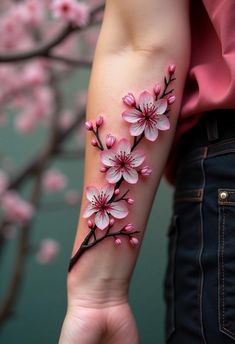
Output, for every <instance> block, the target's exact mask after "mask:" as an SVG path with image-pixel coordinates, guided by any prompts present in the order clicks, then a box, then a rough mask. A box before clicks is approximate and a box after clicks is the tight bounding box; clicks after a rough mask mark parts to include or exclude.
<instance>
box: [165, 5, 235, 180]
mask: <svg viewBox="0 0 235 344" xmlns="http://www.w3.org/2000/svg"><path fill="white" fill-rule="evenodd" d="M191 42H192V43H191V44H192V47H191V63H190V68H189V72H188V75H187V80H186V85H185V91H184V95H183V101H182V108H181V111H180V115H179V121H178V126H177V129H176V135H175V140H174V143H173V145H172V147H173V148H172V150H171V152H170V156H169V159H168V163H167V166H166V169H165V177H166V179H167V180H168V182H169V183H171V184H174V174H175V168H176V162H177V149H178V147H179V145H178V143H179V139H180V137H181V136H182V135H183V133H185V132H186V131H187V130H189V129H190V128H191V127H193V126H194V125H195V124H196V123H197V121H198V120H199V118H200V116H201V114H202V112H204V111H207V110H211V109H219V108H235V0H201V1H200V0H192V1H191Z"/></svg>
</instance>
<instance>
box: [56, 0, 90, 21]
mask: <svg viewBox="0 0 235 344" xmlns="http://www.w3.org/2000/svg"><path fill="white" fill-rule="evenodd" d="M51 10H52V13H53V15H54V17H55V18H59V19H62V20H64V21H67V22H71V23H73V24H75V25H77V26H80V27H82V26H84V25H86V24H87V22H88V18H89V7H88V5H87V4H85V3H79V2H77V1H76V0H54V1H53V2H52V6H51Z"/></svg>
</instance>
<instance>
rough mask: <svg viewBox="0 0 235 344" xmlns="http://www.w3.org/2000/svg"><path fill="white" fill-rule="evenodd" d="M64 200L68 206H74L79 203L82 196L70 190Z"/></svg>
mask: <svg viewBox="0 0 235 344" xmlns="http://www.w3.org/2000/svg"><path fill="white" fill-rule="evenodd" d="M64 199H65V203H66V204H67V205H70V206H73V205H76V204H77V203H78V202H79V200H80V194H79V192H78V191H76V190H68V191H67V192H66V194H65V197H64Z"/></svg>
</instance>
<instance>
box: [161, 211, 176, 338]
mask: <svg viewBox="0 0 235 344" xmlns="http://www.w3.org/2000/svg"><path fill="white" fill-rule="evenodd" d="M177 223H178V215H176V214H174V215H173V216H172V218H171V222H170V226H169V230H168V233H167V236H168V262H167V268H166V273H165V279H164V300H165V304H166V314H165V338H166V341H168V340H169V339H170V337H171V335H172V334H173V333H174V331H175V285H174V284H175V283H174V279H175V254H176V246H177V235H178V233H177Z"/></svg>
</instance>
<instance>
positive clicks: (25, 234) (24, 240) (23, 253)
mask: <svg viewBox="0 0 235 344" xmlns="http://www.w3.org/2000/svg"><path fill="white" fill-rule="evenodd" d="M50 86H51V88H52V89H53V91H54V97H55V104H56V106H55V109H54V112H53V115H52V120H51V130H50V136H49V138H48V142H47V145H46V148H45V149H44V151H43V154H41V155H40V158H39V159H38V161H37V169H36V170H35V171H34V176H33V178H34V186H33V190H32V193H31V197H30V202H31V204H32V205H33V206H34V208H35V209H36V208H37V206H38V203H39V199H40V195H41V177H42V173H43V171H44V169H45V167H46V165H47V162H48V160H49V159H50V157H51V154H52V152H53V151H54V146H55V143H56V142H58V133H59V131H58V129H59V126H58V118H59V116H58V115H59V112H60V108H61V95H60V92H59V89H58V87H57V83H56V82H55V79H54V75H53V72H52V71H50ZM32 222H33V221H32V220H31V221H27V222H26V223H24V224H22V226H21V228H20V229H19V230H20V237H19V241H18V248H17V255H16V260H15V264H14V265H13V271H12V277H11V279H10V283H9V287H8V288H7V291H6V295H5V297H4V299H3V303H2V305H1V306H0V324H1V325H3V323H4V322H5V321H6V320H7V318H8V317H9V316H10V315H11V314H12V306H13V305H14V304H15V301H16V299H17V295H18V293H19V288H20V285H21V282H22V279H23V273H24V267H25V262H26V257H27V255H28V252H29V245H30V230H31V227H32Z"/></svg>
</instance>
